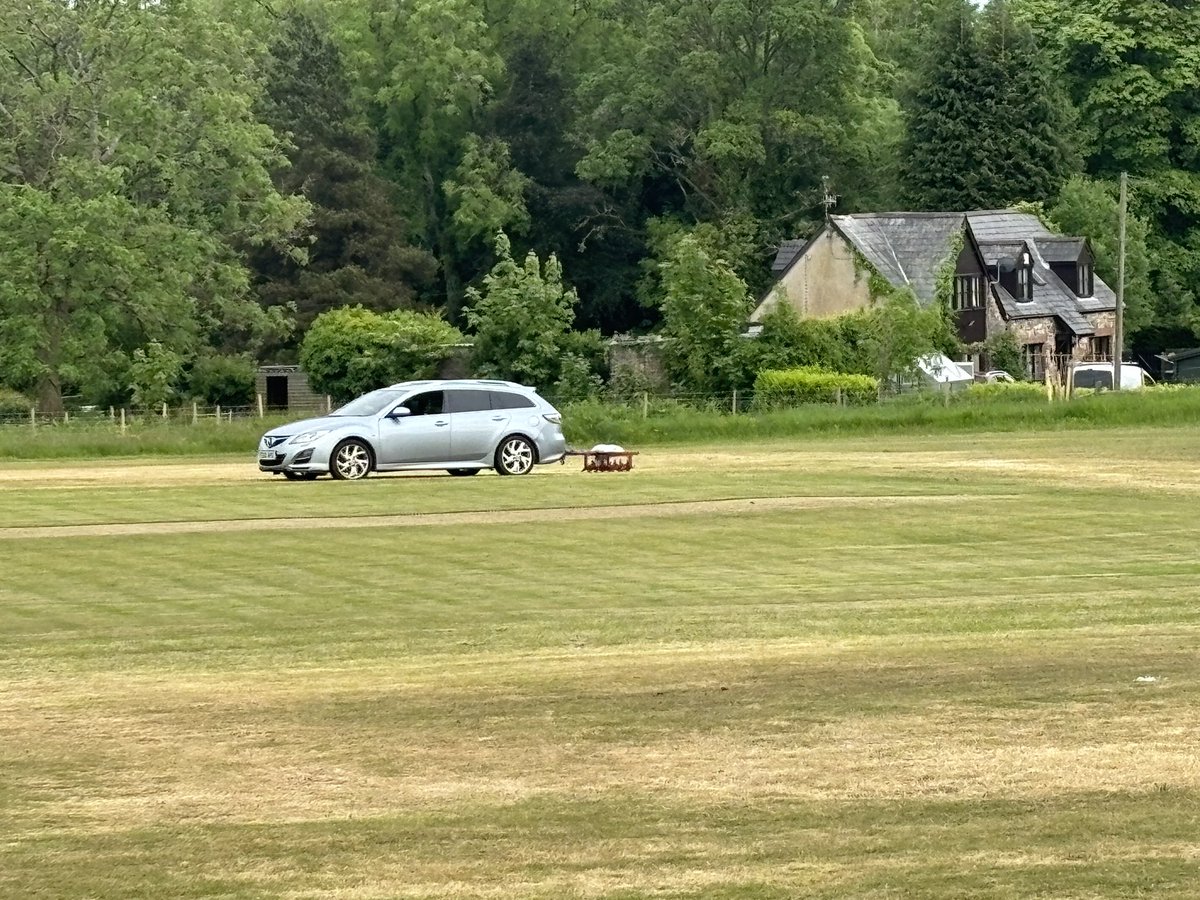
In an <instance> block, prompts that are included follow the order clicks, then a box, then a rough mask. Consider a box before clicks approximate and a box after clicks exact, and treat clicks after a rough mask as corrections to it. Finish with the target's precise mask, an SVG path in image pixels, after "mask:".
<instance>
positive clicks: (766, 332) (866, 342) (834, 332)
mask: <svg viewBox="0 0 1200 900" xmlns="http://www.w3.org/2000/svg"><path fill="white" fill-rule="evenodd" d="M871 317H872V314H871V313H870V312H858V313H848V314H846V315H843V316H837V317H836V318H831V319H801V318H800V317H799V316H798V315H797V314H796V311H795V310H794V309H793V308H792V306H791V305H790V304H788V303H780V304H778V305H777V306H775V308H774V309H772V310H771V311H770V312H769V313H767V315H766V316H765V317H764V318H763V321H762V331H761V332H760V333H759V335H758V337H757V338H755V339H754V340H747V341H744V342H743V343H742V345H741V351H742V352H741V360H742V370H743V373H744V375H743V377H742V379H741V381H742V386H744V387H749V386H750V384H751V383H752V382H753V381H754V377H755V376H756V375H757V374H758V373H759V372H761V371H764V370H766V369H789V368H797V367H804V366H815V367H818V368H823V369H828V370H830V371H834V372H850V373H855V374H859V375H867V374H870V373H871V372H873V371H874V363H873V360H872V357H871V353H870V338H871Z"/></svg>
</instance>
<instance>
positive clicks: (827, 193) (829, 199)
mask: <svg viewBox="0 0 1200 900" xmlns="http://www.w3.org/2000/svg"><path fill="white" fill-rule="evenodd" d="M821 189H822V191H823V192H824V196H823V197H822V198H821V205H822V206H824V207H825V221H826V222H828V221H829V211H830V210H831V209H833V208H834V207H835V206H837V202H838V195H837V194H835V193H833V192H832V191H831V190H829V176H828V175H822V176H821Z"/></svg>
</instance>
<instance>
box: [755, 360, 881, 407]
mask: <svg viewBox="0 0 1200 900" xmlns="http://www.w3.org/2000/svg"><path fill="white" fill-rule="evenodd" d="M878 395H879V379H877V378H872V377H871V376H870V375H849V374H846V373H843V372H831V371H829V370H828V369H821V368H817V367H815V366H809V367H805V368H799V369H782V370H779V369H769V370H767V371H765V372H759V373H758V377H757V378H755V379H754V408H755V409H756V410H769V409H787V408H789V407H793V406H801V405H803V404H805V403H847V404H861V403H870V402H872V401H874V400H876V399H877V397H878Z"/></svg>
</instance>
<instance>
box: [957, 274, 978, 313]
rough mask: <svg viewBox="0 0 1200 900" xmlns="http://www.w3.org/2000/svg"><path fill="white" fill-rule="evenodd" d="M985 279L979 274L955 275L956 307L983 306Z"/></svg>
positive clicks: (974, 307)
mask: <svg viewBox="0 0 1200 900" xmlns="http://www.w3.org/2000/svg"><path fill="white" fill-rule="evenodd" d="M982 287H983V279H981V278H980V277H979V276H978V275H955V276H954V308H955V309H978V308H979V307H980V306H983V297H982V293H983V292H982V290H981V288H982Z"/></svg>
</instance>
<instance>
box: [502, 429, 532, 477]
mask: <svg viewBox="0 0 1200 900" xmlns="http://www.w3.org/2000/svg"><path fill="white" fill-rule="evenodd" d="M532 468H533V445H532V444H530V443H529V441H528V440H526V439H525V438H523V437H516V436H514V437H510V438H505V439H504V440H503V441H502V442H501V443H500V446H499V447H497V448H496V471H497V472H498V473H499V474H501V475H524V474H526V473H527V472H529V470H530V469H532Z"/></svg>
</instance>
